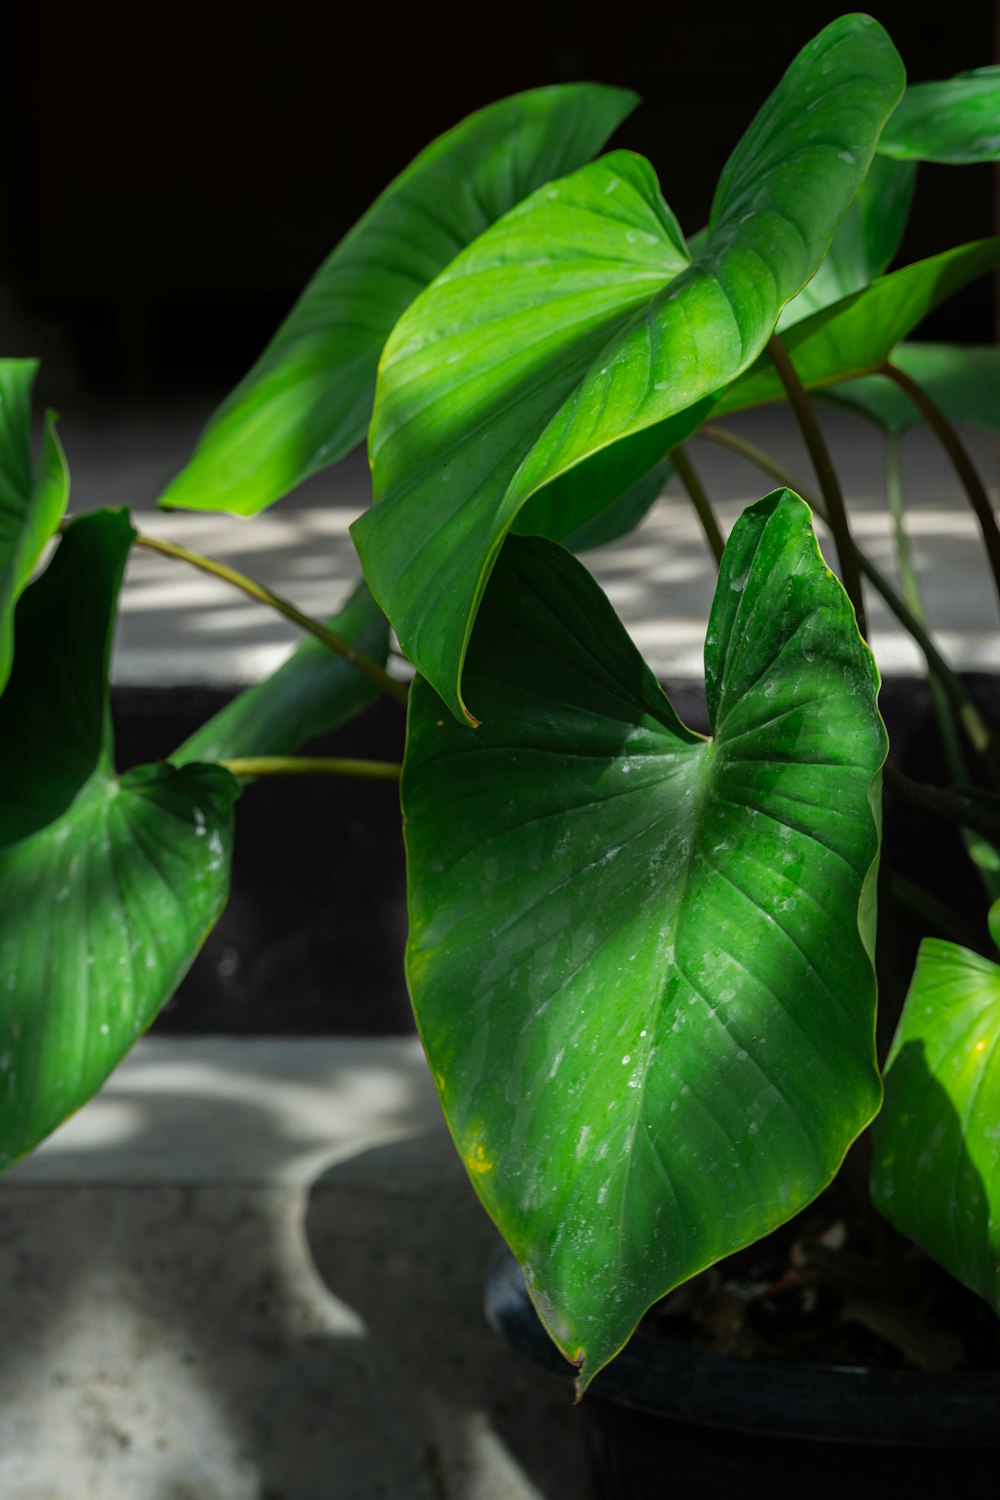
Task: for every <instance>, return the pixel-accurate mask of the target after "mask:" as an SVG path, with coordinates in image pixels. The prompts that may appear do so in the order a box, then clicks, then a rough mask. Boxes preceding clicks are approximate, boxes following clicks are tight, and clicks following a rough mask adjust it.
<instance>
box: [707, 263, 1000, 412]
mask: <svg viewBox="0 0 1000 1500" xmlns="http://www.w3.org/2000/svg"><path fill="white" fill-rule="evenodd" d="M997 266H1000V238H998V239H991V240H975V241H973V242H972V244H969V245H959V246H958V247H957V248H956V249H954V250H945V251H944V252H943V254H941V255H933V256H931V257H930V259H929V260H918V261H915V262H914V263H913V264H912V265H909V266H903V267H902V268H901V269H900V270H898V271H891V272H890V273H889V275H888V276H880V277H879V278H878V280H877V281H873V282H872V284H871V286H870V287H868V288H867V289H866V290H865V291H863V292H859V293H857V295H856V296H853V297H847V298H845V299H844V300H843V301H842V302H835V303H834V304H833V305H832V306H831V307H825V308H822V309H821V310H820V311H819V312H817V313H814V314H813V316H812V317H810V318H805V319H803V321H802V322H801V323H797V324H796V325H795V327H794V328H790V329H788V331H787V333H785V334H784V335H783V341H784V344H785V347H786V349H787V350H788V352H789V353H790V354H791V356H792V361H793V363H794V365H795V368H796V370H797V371H798V373H799V378H800V379H801V381H802V383H803V385H804V386H805V387H806V389H807V390H819V389H821V388H822V387H823V386H828V385H835V384H836V383H837V382H838V381H841V380H851V379H853V378H854V377H856V376H858V375H865V374H868V373H869V372H870V371H872V370H877V369H878V368H879V366H880V365H883V364H885V362H886V360H887V359H888V358H889V356H890V354H892V352H893V350H894V349H895V348H896V345H897V344H899V343H901V342H902V340H903V339H905V338H906V337H907V335H908V334H910V333H912V332H913V330H914V329H915V328H916V327H917V326H918V325H919V324H920V323H922V322H923V320H924V318H926V317H927V315H928V313H931V312H933V311H934V309H935V308H936V307H939V306H940V305H941V303H942V302H946V301H947V300H948V298H949V297H952V296H954V294H955V293H956V292H957V291H960V290H961V288H962V287H963V286H968V284H969V282H971V281H975V280H976V278H977V277H979V276H983V275H985V274H986V272H987V271H992V270H994V269H995V268H996V267H997ZM784 397H785V388H784V386H783V385H782V383H781V381H780V380H779V378H778V375H777V372H776V370H775V368H774V366H773V364H772V363H771V361H770V359H769V358H768V356H767V355H766V354H765V355H763V356H762V357H761V358H760V359H759V360H758V361H757V363H756V364H755V365H754V367H753V369H751V370H748V371H747V373H746V374H745V375H743V376H742V377H741V378H740V379H739V380H737V381H735V382H734V384H733V385H732V386H730V388H729V390H728V391H726V393H725V395H724V396H723V397H722V399H721V401H720V402H719V404H718V406H717V407H716V413H717V414H718V415H720V416H723V415H725V414H726V413H729V412H734V411H743V410H744V409H745V408H746V407H750V406H760V405H762V404H763V403H764V402H767V401H782V400H784Z"/></svg>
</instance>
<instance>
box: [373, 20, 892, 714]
mask: <svg viewBox="0 0 1000 1500" xmlns="http://www.w3.org/2000/svg"><path fill="white" fill-rule="evenodd" d="M902 82H903V75H902V68H901V64H900V62H899V59H898V57H897V55H896V52H895V50H894V48H893V47H892V44H891V42H890V41H889V39H888V37H887V36H886V35H885V33H884V32H883V31H882V29H881V28H880V27H879V26H877V25H876V24H875V23H874V22H871V21H870V20H869V19H868V18H866V17H857V16H847V17H844V18H842V19H841V20H839V21H836V22H834V23H833V24H832V25H831V26H829V27H827V28H826V29H825V30H824V31H823V32H822V33H821V34H820V35H819V36H818V37H817V38H816V39H815V41H813V42H811V43H810V44H809V45H808V46H807V47H806V48H805V49H804V50H803V51H802V52H801V53H800V54H799V56H798V57H797V58H796V60H795V61H794V62H793V63H792V65H791V67H790V68H789V70H788V71H787V73H786V74H785V76H784V78H783V79H782V80H781V82H780V83H779V85H778V87H777V88H776V90H775V91H774V93H773V94H772V96H771V98H770V99H769V100H768V101H767V103H766V104H765V105H764V107H763V109H762V110H761V111H760V112H759V114H758V115H757V118H756V119H755V120H754V121H753V123H752V124H751V126H750V128H749V130H748V131H747V133H746V134H745V136H744V137H743V139H742V141H741V142H740V144H739V146H738V147H737V149H736V150H735V152H734V153H733V155H732V157H731V158H730V160H729V162H728V164H727V166H726V168H725V170H724V171H723V173H722V176H721V178H720V181H719V185H718V189H717V192H716V195H715V201H714V204H713V208H712V214H711V218H710V222H709V226H708V232H707V234H706V236H705V237H704V241H703V245H702V249H701V251H700V254H699V256H698V258H697V259H696V260H694V261H693V262H692V261H691V260H690V258H689V253H688V249H687V247H686V245H685V244H684V241H683V239H682V237H681V234H680V231H679V230H678V227H677V224H676V221H675V220H674V217H673V215H672V214H671V213H670V210H669V209H668V208H667V206H666V204H665V203H664V202H663V199H662V198H661V197H660V193H659V189H658V186H657V183H656V180H655V177H654V175H653V172H652V169H651V168H650V167H649V165H648V163H647V162H645V161H643V160H642V159H641V158H639V157H636V156H632V155H630V154H628V153H626V152H615V153H612V154H611V155H609V156H607V157H604V158H602V159H601V160H600V161H598V162H595V163H592V164H591V165H590V166H588V167H584V168H583V169H582V170H581V171H579V172H577V173H575V174H574V175H572V176H571V177H568V178H565V179H563V180H562V181H560V182H558V183H552V184H550V185H549V186H547V187H545V188H542V189H541V190H540V191H539V192H538V193H536V194H535V195H534V196H533V197H531V198H529V199H527V200H526V201H525V202H524V203H522V204H520V205H519V206H518V207H517V208H516V209H514V210H513V211H512V212H511V213H509V214H507V215H506V217H505V218H503V219H501V220H500V221H499V223H498V224H496V225H494V227H493V228H492V229H491V230H489V231H487V233H486V234H484V235H483V236H481V238H480V239H479V240H477V241H476V242H475V243H474V244H473V245H472V246H470V248H469V249H468V250H467V251H465V252H464V254H462V255H461V256H459V257H458V258H457V259H456V260H455V261H454V262H453V263H452V264H451V265H450V266H449V267H448V269H447V270H446V271H445V272H444V273H443V274H442V275H441V276H440V277H439V278H438V279H437V281H435V282H434V283H433V284H432V285H431V286H430V287H429V288H428V290H427V291H426V292H425V293H424V294H423V295H422V296H421V297H420V298H419V299H418V300H417V301H416V302H415V303H414V304H413V306H412V307H411V308H410V309H409V310H408V312H407V313H406V314H405V315H404V316H403V318H402V319H401V320H400V322H399V323H398V324H397V326H396V328H395V329H394V330H393V333H392V335H391V337H390V339H389V341H388V343H387V345H386V349H385V353H384V356H383V360H382V365H381V370H380V376H379V388H378V394H377V398H376V407H375V413H374V417H373V422H372V431H371V438H370V452H371V458H372V464H373V476H374V487H375V504H374V506H373V508H372V509H371V511H369V512H368V513H367V514H366V515H364V516H362V517H361V518H360V519H359V520H358V521H356V522H355V524H354V527H353V528H352V532H353V535H354V538H355V541H356V543H357V546H358V550H359V552H360V554H361V559H362V564H363V566H364V570H365V576H366V577H367V579H368V582H369V584H370V585H371V588H372V592H373V594H374V595H375V597H376V599H377V600H378V601H379V603H380V604H381V605H382V607H383V609H385V611H386V613H387V614H388V616H389V619H390V621H391V622H392V624H393V626H394V628H395V630H396V633H397V635H398V636H399V639H400V642H401V644H402V646H403V648H404V650H405V651H406V653H407V655H408V656H409V657H410V659H411V660H412V661H413V662H414V663H415V665H416V666H417V667H418V670H419V671H421V672H422V673H423V674H424V675H425V676H426V677H427V678H428V679H429V681H431V682H432V683H433V684H434V686H435V687H436V688H437V689H438V691H439V692H440V693H441V695H442V697H443V698H444V699H445V701H446V702H447V703H448V705H449V707H450V708H451V710H452V711H453V712H454V713H456V714H457V715H462V714H463V713H465V706H464V704H463V702H462V696H461V690H460V678H461V670H462V661H463V657H464V654H465V650H466V646H467V643H468V638H469V635H470V632H471V629H472V623H473V620H474V618H475V613H476V610H477V608H478V605H479V601H480V599H481V597H482V592H483V589H484V588H485V585H486V581H487V579H488V577H489V574H490V570H491V568H492V566H493V563H494V561H495V558H496V556H497V553H498V551H499V548H500V545H501V543H502V541H503V538H504V536H505V535H506V533H507V532H508V530H509V529H510V527H511V525H512V523H513V521H514V518H515V516H516V515H517V513H518V512H519V511H520V509H521V507H522V506H523V505H524V504H525V503H526V502H527V501H528V500H529V499H530V498H531V497H532V496H533V495H535V494H536V492H538V491H539V490H541V489H542V488H543V486H544V485H546V484H548V483H550V482H551V481H552V480H554V479H557V478H558V476H560V475H562V474H564V473H566V472H567V471H569V470H570V469H572V468H573V467H574V466H575V465H576V464H578V463H581V462H583V461H584V460H585V459H588V458H590V457H591V456H592V455H593V454H595V453H597V452H599V451H600V450H601V449H603V448H605V447H607V446H608V445H610V444H611V443H613V442H616V441H618V440H620V439H624V438H629V437H632V436H634V435H635V434H637V433H641V432H642V431H643V430H644V429H647V428H649V427H652V426H654V425H656V424H662V425H661V436H662V449H661V456H662V454H664V453H666V452H667V451H668V450H669V448H670V447H671V446H673V444H674V443H676V442H678V441H680V440H682V439H683V438H684V437H685V436H687V434H688V433H689V432H690V430H691V429H692V427H693V426H694V425H696V423H697V421H698V420H700V415H701V414H700V413H699V412H696V411H694V410H693V408H694V407H695V404H696V403H698V402H700V401H702V400H703V399H705V398H708V397H711V396H712V395H713V394H714V393H715V392H717V391H718V390H719V389H721V388H722V387H723V386H725V385H726V384H727V383H728V382H729V381H731V380H733V379H734V378H735V377H736V376H737V375H739V373H740V372H741V371H742V370H745V369H746V368H748V366H749V365H750V364H751V363H752V361H753V360H754V359H755V358H756V356H757V354H758V353H759V352H760V350H761V349H762V348H763V346H764V344H765V343H766V341H767V338H768V337H769V335H770V333H771V332H772V330H773V328H774V325H775V322H776V320H777V318H778V315H779V313H780V311H781V309H782V307H783V306H784V304H785V303H786V302H787V301H789V300H790V299H791V298H792V297H793V296H794V295H795V294H796V293H797V292H798V291H799V290H800V289H801V287H802V286H803V285H804V284H805V282H806V281H808V279H809V278H810V277H811V276H812V275H813V273H814V271H815V270H816V267H817V266H818V265H819V263H820V261H821V260H822V259H823V256H824V255H825V253H826V250H827V248H828V246H829V244H830V240H831V239H832V237H833V234H834V231H835V230H836V228H837V225H838V223H839V221H840V219H841V217H842V216H843V214H844V213H845V212H846V210H847V207H848V205H849V203H850V201H851V199H852V198H853V196H854V194H855V192H856V190H857V188H858V186H859V185H860V183H861V181H862V180H863V178H864V175H865V172H866V171H867V168H868V164H869V162H870V160H871V157H872V154H873V152H874V148H875V143H876V141H877V139H878V135H879V132H880V131H881V128H882V125H883V123H884V121H885V119H886V118H887V116H888V114H889V112H890V111H891V110H892V108H893V107H894V105H895V102H896V100H897V99H898V97H899V95H900V93H901V90H902ZM668 424H673V425H668ZM470 708H471V710H472V713H477V712H478V709H477V707H476V704H475V703H471V705H470ZM470 717H471V715H470Z"/></svg>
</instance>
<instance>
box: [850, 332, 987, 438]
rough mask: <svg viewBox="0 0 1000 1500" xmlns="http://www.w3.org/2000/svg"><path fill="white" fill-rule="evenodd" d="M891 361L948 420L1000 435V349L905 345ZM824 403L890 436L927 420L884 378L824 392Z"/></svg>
mask: <svg viewBox="0 0 1000 1500" xmlns="http://www.w3.org/2000/svg"><path fill="white" fill-rule="evenodd" d="M892 363H893V364H894V365H898V367H899V368H900V369H901V370H902V371H903V372H904V374H906V375H909V376H910V377H911V379H913V380H915V381H916V382H917V384H918V385H919V386H922V387H923V389H924V390H925V391H926V392H927V394H928V396H930V397H931V399H932V400H933V402H934V404H935V406H937V407H939V408H940V410H941V411H942V412H943V413H944V415H945V416H946V417H947V419H948V421H949V422H952V423H954V422H967V423H968V424H969V425H970V426H972V427H984V428H985V429H986V431H987V432H997V433H1000V349H996V348H994V347H990V346H989V345H972V346H970V345H962V344H900V345H899V347H898V349H896V350H895V351H894V353H893V356H892ZM823 396H824V399H825V400H827V401H831V402H833V403H835V404H836V405H837V406H844V407H848V408H849V409H850V410H851V411H854V412H857V414H858V416H861V417H867V418H868V420H869V421H870V422H874V424H875V425H876V427H879V428H880V429H881V430H882V431H883V432H884V433H886V434H887V435H893V436H899V435H901V434H902V433H904V432H907V431H908V430H909V428H911V427H919V426H920V425H921V424H922V423H923V420H924V419H923V417H922V416H921V414H920V412H919V411H918V410H917V408H916V407H915V406H914V404H913V402H912V401H910V400H909V398H908V397H907V396H906V395H905V394H904V393H903V391H901V390H900V388H899V386H898V385H896V384H894V382H893V381H891V380H889V379H887V378H886V376H884V375H868V376H863V377H862V378H861V379H859V380H849V381H847V382H846V383H845V384H843V385H837V386H834V387H832V389H831V390H829V391H824V393H823Z"/></svg>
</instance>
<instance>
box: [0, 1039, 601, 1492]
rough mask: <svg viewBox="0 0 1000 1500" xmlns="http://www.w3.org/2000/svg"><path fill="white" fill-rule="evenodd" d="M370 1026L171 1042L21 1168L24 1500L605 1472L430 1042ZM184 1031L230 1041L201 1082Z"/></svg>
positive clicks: (13, 1294)
mask: <svg viewBox="0 0 1000 1500" xmlns="http://www.w3.org/2000/svg"><path fill="white" fill-rule="evenodd" d="M286 1045H288V1044H286ZM292 1045H294V1044H292ZM297 1045H298V1047H299V1048H300V1049H306V1048H307V1047H308V1045H309V1044H307V1043H300V1044H297ZM348 1045H349V1046H353V1047H354V1048H355V1049H356V1050H355V1053H354V1056H353V1061H349V1062H344V1060H343V1059H341V1061H340V1062H338V1063H337V1064H336V1065H331V1064H330V1061H329V1057H327V1060H326V1061H325V1062H324V1061H323V1060H322V1058H317V1059H316V1061H315V1062H314V1063H309V1062H308V1060H307V1061H305V1062H304V1061H303V1057H302V1056H299V1057H298V1058H297V1061H296V1065H295V1066H294V1067H287V1068H283V1067H282V1066H281V1064H280V1062H279V1063H278V1064H277V1065H274V1063H273V1059H272V1062H271V1064H268V1063H267V1059H266V1052H265V1051H262V1050H260V1048H265V1047H266V1044H260V1048H258V1046H257V1045H255V1044H254V1043H249V1044H242V1046H241V1048H240V1049H239V1050H238V1051H237V1053H236V1058H235V1060H234V1059H233V1058H232V1057H231V1056H230V1057H229V1060H228V1064H227V1066H226V1067H225V1068H224V1069H223V1068H222V1067H221V1066H220V1065H218V1057H215V1061H214V1062H213V1056H215V1054H213V1051H212V1048H213V1046H215V1047H216V1048H219V1047H224V1046H225V1044H212V1043H201V1044H192V1043H181V1044H173V1043H171V1044H160V1049H161V1050H160V1055H159V1057H158V1056H157V1048H156V1047H155V1046H151V1047H150V1049H149V1052H148V1054H146V1055H144V1054H143V1053H142V1052H140V1053H139V1054H138V1055H137V1057H136V1058H135V1059H134V1060H133V1061H132V1062H131V1063H130V1065H129V1067H128V1068H126V1069H125V1070H124V1071H123V1072H121V1073H119V1074H118V1075H117V1077H116V1080H115V1082H114V1085H113V1087H112V1089H109V1091H108V1093H107V1095H106V1096H104V1097H103V1098H102V1099H99V1100H98V1101H97V1104H95V1105H93V1106H91V1123H90V1125H89V1126H88V1130H89V1136H87V1135H85V1134H84V1133H83V1127H84V1125H85V1124H86V1122H87V1115H86V1114H85V1115H83V1116H81V1117H79V1119H78V1120H77V1121H76V1122H73V1124H71V1126H70V1127H69V1128H68V1130H66V1131H65V1132H64V1135H63V1137H62V1138H61V1139H60V1137H57V1138H56V1139H55V1140H54V1141H53V1143H52V1145H51V1146H50V1147H49V1148H48V1150H47V1151H46V1152H44V1153H42V1154H41V1155H39V1156H38V1157H36V1158H35V1159H34V1160H33V1161H31V1162H30V1163H26V1164H24V1166H23V1167H22V1168H20V1169H15V1171H14V1172H13V1173H12V1174H11V1175H10V1176H8V1177H7V1178H6V1179H5V1180H4V1183H3V1185H2V1187H0V1288H2V1290H0V1318H2V1321H3V1328H4V1338H3V1341H2V1344H0V1494H2V1495H3V1496H4V1500H28V1497H29V1496H30V1500H64V1497H65V1496H67V1495H69V1494H73V1495H74V1496H76V1495H79V1496H80V1497H81V1500H90V1497H94V1500H139V1497H141V1500H196V1497H197V1500H376V1497H384V1500H442V1497H447V1500H473V1497H478V1496H480V1495H489V1494H492V1493H494V1491H491V1490H490V1489H488V1488H487V1487H486V1479H485V1478H484V1474H491V1475H493V1476H494V1480H495V1481H496V1482H497V1484H498V1490H497V1491H496V1492H498V1493H501V1494H503V1495H504V1496H505V1497H507V1496H508V1495H509V1496H510V1497H511V1500H520V1497H523V1500H538V1497H544V1500H580V1497H581V1496H582V1495H584V1494H585V1493H586V1489H585V1481H584V1480H583V1478H582V1472H581V1464H582V1457H581V1453H580V1449H579V1434H578V1433H577V1431H576V1426H575V1417H576V1414H575V1412H574V1409H573V1408H572V1405H571V1400H570V1396H569V1394H568V1392H567V1391H566V1390H565V1389H564V1388H562V1387H560V1386H559V1385H558V1383H550V1382H549V1380H548V1379H547V1378H546V1377H545V1376H541V1375H537V1376H536V1373H535V1372H534V1371H529V1372H522V1371H520V1370H519V1368H518V1367H517V1365H516V1362H515V1361H514V1359H513V1356H511V1355H509V1354H508V1352H507V1351H506V1349H505V1348H503V1346H502V1345H501V1344H500V1343H499V1342H498V1341H497V1340H496V1339H495V1336H494V1335H493V1334H492V1333H491V1332H490V1331H489V1330H488V1329H487V1328H486V1327H485V1324H484V1322H483V1318H482V1313H481V1283H482V1276H483V1273H484V1270H485V1265H486V1262H487V1260H488V1257H489V1252H490V1249H491V1247H492V1245H493V1243H494V1235H493V1231H492V1229H491V1227H490V1226H489V1224H488V1223H487V1221H486V1219H485V1217H484V1216H483V1214H482V1212H481V1210H480V1209H479V1207H478V1205H477V1204H476V1203H475V1201H474V1198H473V1195H472V1193H471V1189H470V1188H469V1187H468V1184H467V1182H466V1181H465V1177H464V1173H463V1171H462V1168H461V1166H460V1164H459V1163H458V1161H457V1158H456V1157H455V1156H454V1153H453V1151H452V1148H451V1145H450V1142H449V1141H448V1140H447V1138H446V1135H445V1132H444V1127H443V1125H442V1123H441V1121H440V1118H439V1115H438V1113H437V1106H436V1102H435V1101H434V1099H433V1095H432V1091H431V1090H430V1087H429V1084H428V1081H427V1080H426V1078H425V1076H424V1074H423V1065H422V1062H421V1060H420V1059H419V1056H418V1055H417V1053H416V1049H415V1048H412V1047H411V1046H410V1044H407V1043H396V1044H391V1045H392V1046H394V1047H396V1048H397V1050H398V1049H404V1050H405V1051H406V1053H407V1056H406V1057H404V1058H403V1062H402V1063H400V1060H399V1059H398V1058H397V1059H396V1063H395V1064H394V1066H392V1067H387V1066H384V1065H383V1064H384V1059H385V1054H384V1052H380V1050H379V1048H380V1045H381V1046H383V1047H384V1046H385V1045H386V1044H378V1043H364V1042H358V1043H356V1044H348ZM163 1047H166V1048H167V1049H168V1052H169V1053H170V1054H174V1055H177V1054H181V1053H182V1052H183V1051H184V1049H188V1050H190V1049H192V1048H193V1047H201V1048H204V1049H207V1050H206V1051H203V1052H202V1053H201V1054H200V1061H198V1060H197V1059H196V1060H195V1061H194V1062H193V1063H192V1066H191V1067H190V1069H189V1070H188V1076H187V1085H186V1086H185V1085H184V1083H183V1081H182V1079H181V1076H180V1075H179V1073H178V1072H177V1071H176V1070H175V1071H174V1072H173V1073H171V1070H170V1067H169V1066H168V1062H169V1058H165V1054H164V1052H163V1051H162V1048H163ZM227 1050H228V1053H229V1054H231V1053H232V1050H233V1049H232V1046H231V1044H230V1046H229V1047H228V1049H227ZM241 1058H242V1059H243V1060H242V1061H240V1059H241ZM380 1058H381V1059H382V1062H380V1061H379V1059H380ZM323 1095H326V1096H327V1097H329V1098H330V1099H331V1100H332V1099H337V1100H338V1101H339V1103H338V1107H337V1109H336V1110H333V1111H331V1113H330V1117H329V1119H325V1118H324V1116H323V1113H322V1107H321V1099H322V1096H323ZM102 1111H103V1113H102ZM359 1120H363V1121H366V1122H367V1125H366V1127H365V1128H364V1129H361V1128H359V1125H358V1121H359ZM74 1130H76V1131H77V1132H78V1137H77V1141H76V1144H74V1143H73V1140H72V1138H71V1132H72V1131H74ZM88 1141H89V1144H88ZM366 1143H368V1144H367V1146H366ZM324 1167H325V1168H326V1169H325V1170H324ZM550 1422H551V1427H550ZM508 1440H509V1441H508ZM501 1480H502V1482H503V1485H505V1486H506V1487H505V1488H503V1487H500V1481H501Z"/></svg>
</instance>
